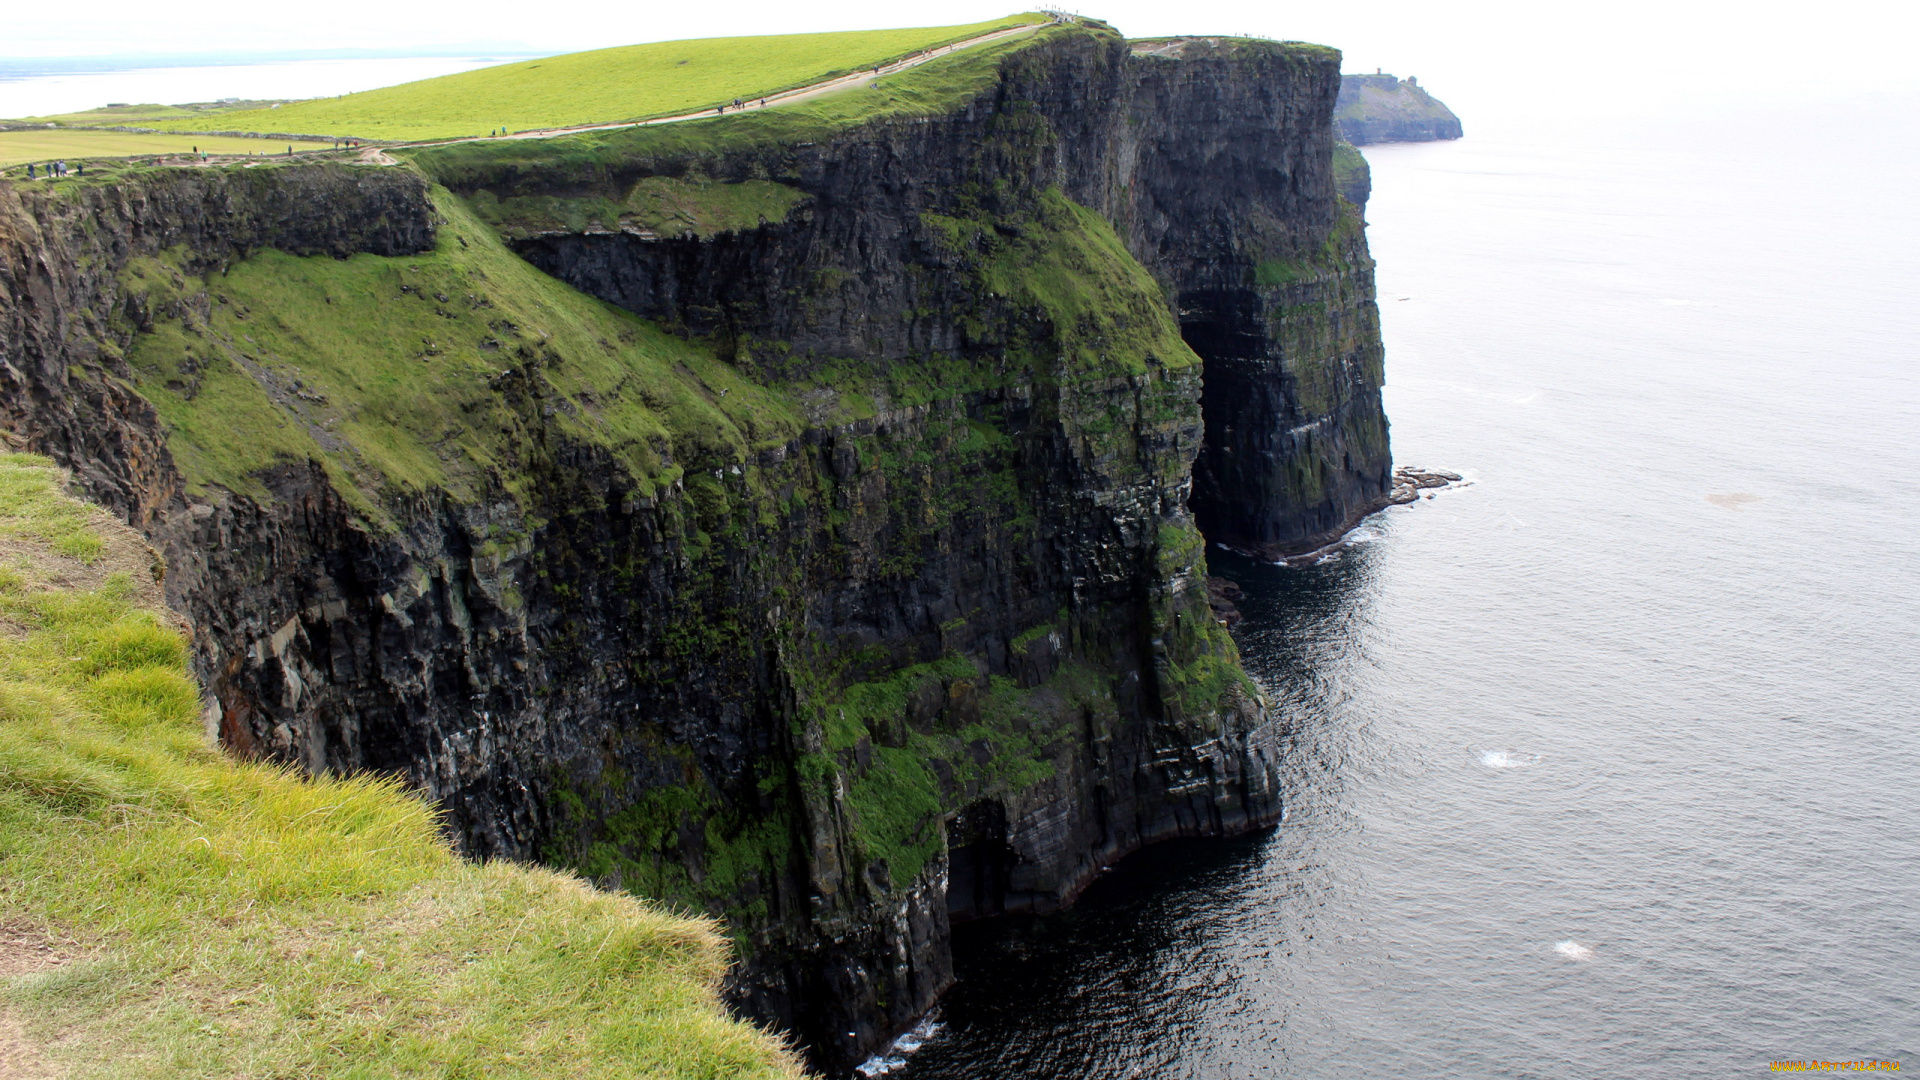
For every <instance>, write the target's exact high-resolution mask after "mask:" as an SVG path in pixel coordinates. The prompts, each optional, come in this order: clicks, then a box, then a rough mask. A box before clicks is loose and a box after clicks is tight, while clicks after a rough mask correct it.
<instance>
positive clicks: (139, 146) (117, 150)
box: [0, 128, 333, 166]
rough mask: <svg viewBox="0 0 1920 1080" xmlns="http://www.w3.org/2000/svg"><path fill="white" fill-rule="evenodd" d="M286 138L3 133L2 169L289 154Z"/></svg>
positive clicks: (298, 145)
mask: <svg viewBox="0 0 1920 1080" xmlns="http://www.w3.org/2000/svg"><path fill="white" fill-rule="evenodd" d="M288 145H289V144H288V142H287V140H285V139H279V140H275V139H228V138H221V137H219V136H214V135H139V134H134V133H132V132H125V131H71V130H62V129H59V128H44V129H42V130H39V131H0V166H8V165H24V164H26V163H28V162H46V161H53V160H56V159H57V160H62V161H69V162H72V161H85V160H91V159H93V158H119V157H140V156H143V155H147V154H153V155H161V154H190V153H192V152H193V150H194V148H195V147H198V148H200V149H201V150H202V151H204V152H206V153H209V154H267V155H273V154H285V153H286V152H287V146H288ZM291 145H292V146H293V148H294V149H295V150H320V149H325V148H327V147H329V146H332V145H333V144H332V143H315V142H295V143H292V144H291Z"/></svg>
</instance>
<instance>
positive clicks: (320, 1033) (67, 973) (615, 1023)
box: [0, 454, 800, 1080]
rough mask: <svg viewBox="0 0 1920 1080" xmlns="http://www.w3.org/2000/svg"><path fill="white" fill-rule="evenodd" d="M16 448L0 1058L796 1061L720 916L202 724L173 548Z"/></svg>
mask: <svg viewBox="0 0 1920 1080" xmlns="http://www.w3.org/2000/svg"><path fill="white" fill-rule="evenodd" d="M63 482H64V478H63V476H62V474H61V473H60V471H59V470H57V469H55V468H54V467H53V466H52V464H51V463H50V462H48V461H46V460H45V459H42V458H35V457H30V456H25V455H17V454H0V912H4V914H0V1074H4V1075H6V1076H31V1077H38V1076H48V1077H52V1076H64V1077H71V1078H74V1080H79V1078H88V1077H113V1078H120V1077H129V1078H130V1077H153V1078H160V1077H166V1078H199V1077H205V1078H214V1077H219V1078H228V1077H237V1076H245V1077H294V1076H304V1077H314V1076H327V1077H340V1078H369V1080H371V1078H374V1077H381V1078H386V1077H420V1078H427V1077H434V1078H445V1077H479V1076H487V1077H556V1076H566V1077H606V1078H609V1080H611V1078H616V1077H617V1078H622V1080H625V1078H629V1077H651V1078H668V1077H714V1078H718V1077H738V1078H760V1077H764V1078H774V1077H782V1078H788V1080H798V1077H799V1075H800V1073H799V1069H798V1067H797V1066H796V1064H795V1063H794V1060H793V1058H792V1056H791V1055H790V1054H789V1053H787V1052H786V1051H785V1050H784V1049H783V1048H782V1047H781V1046H780V1044H779V1043H778V1042H777V1041H776V1040H775V1039H774V1038H772V1037H771V1036H769V1035H767V1034H765V1033H763V1032H761V1031H758V1030H756V1029H754V1028H752V1027H749V1026H747V1025H744V1024H740V1023H737V1022H735V1021H732V1020H730V1019H728V1018H727V1016H726V1015H725V1013H724V1012H723V1010H722V1008H721V1005H720V1003H719V1000H718V997H717V993H716V989H717V985H718V981H719V979H720V976H721V974H722V972H723V970H724V967H725V964H726V962H727V952H726V946H725V944H724V943H723V941H722V939H721V938H720V937H718V936H717V935H716V934H715V933H714V928H713V927H712V926H711V925H710V924H708V923H706V922H703V921H698V920H691V919H686V918H682V917H679V916H674V915H669V914H666V913H663V912H661V911H659V910H658V909H656V908H653V907H651V906H649V905H647V904H645V903H643V902H641V901H638V900H635V899H633V898H632V897H629V896H624V895H614V894H608V893H602V892H598V891H596V890H594V889H593V888H591V887H589V886H588V885H586V884H585V883H583V882H581V881H580V880H578V879H577V878H572V877H569V876H566V875H563V874H558V873H554V872H551V871H547V870H541V869H535V868H531V867H526V866H520V865H515V864H512V863H506V862H494V863H489V864H486V865H478V864H474V863H469V862H466V861H463V860H461V859H459V858H458V857H456V856H455V854H454V853H453V852H452V851H451V850H450V849H449V847H448V846H447V843H446V841H445V840H444V839H443V838H442V837H441V836H440V834H439V831H438V829H437V828H436V825H435V818H434V813H433V810H432V809H431V808H430V807H429V806H427V805H426V804H425V803H423V802H422V801H420V800H419V799H417V798H415V797H413V796H411V795H409V794H407V793H406V792H405V791H404V790H402V789H401V788H400V787H399V786H398V785H396V784H394V783H393V782H391V781H388V780H382V779H376V778H368V777H361V778H355V779H337V778H328V777H320V778H307V777H304V776H300V775H297V774H295V773H293V772H291V771H289V770H286V769H283V768H279V767H275V766H270V765H263V764H247V763H241V762H236V761H234V760H232V759H230V758H228V757H226V756H225V755H224V754H222V753H220V752H219V751H218V750H217V749H215V748H214V747H212V746H211V745H209V743H208V741H207V737H206V735H205V734H204V733H203V731H202V724H201V716H200V714H201V691H200V688H199V687H198V686H197V685H195V683H194V680H193V678H192V676H191V674H190V673H189V670H188V667H187V660H186V657H187V650H186V643H185V641H184V640H183V639H182V637H181V635H180V633H179V631H178V630H177V629H176V627H175V626H174V625H173V623H172V620H171V618H170V617H169V616H168V615H167V614H166V613H165V612H164V610H163V609H162V608H160V606H159V589H158V585H157V580H156V579H157V577H158V573H157V570H158V562H157V560H156V558H155V557H154V556H153V555H152V554H151V552H150V551H149V550H148V549H147V548H146V546H145V545H144V544H142V543H141V542H140V540H139V538H138V536H136V535H135V534H133V532H132V531H131V530H130V529H127V528H126V527H125V526H123V525H121V524H119V523H118V522H117V521H115V520H113V519H112V518H110V517H109V516H108V515H106V514H105V513H104V512H102V511H100V510H98V509H96V508H93V507H90V506H87V505H86V504H83V503H81V502H79V501H78V500H75V499H73V498H71V497H69V496H67V495H64V494H63V493H62V491H61V488H62V485H63Z"/></svg>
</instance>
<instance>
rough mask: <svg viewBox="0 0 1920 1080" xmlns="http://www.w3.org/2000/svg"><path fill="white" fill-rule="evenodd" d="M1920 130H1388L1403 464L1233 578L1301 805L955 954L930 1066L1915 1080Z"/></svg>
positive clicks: (1032, 1078) (946, 1079)
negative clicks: (1377, 492) (1431, 140)
mask: <svg viewBox="0 0 1920 1080" xmlns="http://www.w3.org/2000/svg"><path fill="white" fill-rule="evenodd" d="M1916 116H1920V110H1915V109H1913V108H1911V103H1905V102H1899V101H1894V100H1886V99H1883V100H1880V101H1874V102H1861V103H1854V104H1852V105H1849V106H1847V107H1846V108H1835V109H1831V110H1820V109H1808V110H1806V111H1805V112H1804V113H1803V114H1799V115H1790V114H1785V113H1782V112H1777V111H1776V112H1756V113H1753V114H1750V115H1745V116H1742V115H1739V114H1728V115H1724V116H1718V117H1700V118H1696V119H1695V120H1693V121H1691V122H1686V123H1682V122H1679V121H1675V120H1670V119H1669V120H1663V121H1659V122H1644V123H1641V124H1638V125H1626V124H1620V125H1612V126H1609V125H1605V124H1599V123H1595V124H1592V125H1589V126H1588V127H1586V128H1585V129H1581V130H1575V129H1572V128H1569V127H1567V126H1561V127H1559V128H1557V129H1555V130H1550V131H1549V130H1540V129H1532V130H1530V129H1529V128H1527V127H1526V126H1524V125H1520V124H1515V125H1513V126H1511V127H1509V128H1508V129H1506V130H1501V129H1500V128H1499V126H1498V125H1497V124H1495V123H1490V122H1485V121H1482V122H1480V123H1476V122H1475V119H1474V118H1472V117H1469V118H1468V125H1467V126H1468V135H1469V137H1468V138H1466V139H1464V140H1461V141H1459V142H1456V143H1441V144H1428V145H1407V146H1388V147H1374V148H1368V150H1367V157H1368V158H1369V160H1370V161H1371V163H1372V165H1373V169H1374V177H1375V198H1374V201H1373V203H1372V205H1371V207H1370V208H1369V212H1368V217H1369V220H1370V222H1371V235H1372V243H1373V251H1374V253H1375V256H1376V257H1377V258H1378V260H1379V264H1380V267H1379V282H1380V293H1381V308H1382V316H1383V320H1384V324H1385V332H1386V340H1387V352H1388V359H1387V370H1388V376H1389V379H1390V387H1389V390H1388V396H1387V406H1388V411H1389V414H1390V416H1391V418H1392V422H1393V440H1394V448H1395V457H1396V460H1397V461H1398V462H1400V463H1404V464H1414V465H1421V466H1426V467H1436V468H1445V469H1451V470H1454V471H1457V472H1460V473H1463V474H1465V475H1466V476H1467V477H1468V478H1469V480H1470V481H1471V483H1470V484H1468V485H1466V486H1462V487H1457V488H1453V489H1449V490H1447V491H1443V492H1440V493H1438V495H1437V496H1436V497H1435V498H1433V499H1431V500H1422V501H1421V502H1420V503H1418V504H1416V505H1414V506H1409V507H1404V508H1396V509H1394V510H1391V511H1388V512H1387V513H1385V514H1383V515H1380V516H1378V517H1376V518H1375V519H1373V520H1372V521H1370V522H1369V523H1368V525H1367V526H1366V527H1365V529H1364V531H1363V533H1362V538H1363V539H1364V541H1365V542H1363V543H1359V544H1357V545H1355V546H1354V547H1353V548H1351V549H1350V550H1349V551H1347V552H1346V553H1344V554H1343V555H1341V556H1338V557H1337V558H1335V559H1332V560H1329V561H1327V562H1325V563H1322V564H1320V565H1318V566H1314V567H1310V568H1304V569H1285V568H1280V567H1274V566H1268V565H1264V564H1259V563H1255V562H1252V561H1249V560H1246V559H1240V558H1236V557H1232V556H1228V555H1225V554H1219V553H1216V554H1214V555H1213V556H1212V559H1213V564H1214V568H1215V571H1216V572H1221V573H1226V574H1228V575H1230V576H1232V577H1234V578H1235V579H1237V580H1238V581H1240V582H1241V583H1242V585H1243V586H1244V588H1245V590H1246V594H1247V599H1246V601H1245V602H1244V603H1243V604H1242V605H1241V606H1242V610H1243V612H1244V613H1245V614H1246V616H1247V620H1246V622H1245V623H1244V624H1243V626H1242V627H1241V629H1240V630H1239V632H1238V636H1239V640H1240V643H1241V648H1242V650H1243V652H1244V654H1245V656H1246V659H1247V663H1248V666H1249V667H1250V669H1251V670H1252V671H1253V672H1254V673H1255V674H1256V675H1257V677H1258V678H1259V679H1260V680H1261V682H1262V683H1263V684H1265V685H1266V686H1267V687H1268V688H1269V690H1270V691H1271V692H1272V694H1273V696H1274V698H1275V700H1276V701H1277V703H1278V705H1279V708H1280V709H1281V710H1282V712H1283V713H1284V715H1285V716H1286V717H1287V720H1288V723H1289V724H1290V725H1291V731H1292V734H1291V737H1290V741H1289V749H1288V759H1287V764H1286V772H1287V781H1288V785H1289V791H1290V793H1291V800H1290V804H1289V810H1288V813H1287V817H1286V820H1285V821H1284V823H1283V824H1282V825H1280V826H1279V827H1278V828H1277V829H1276V830H1274V831H1272V832H1271V833H1267V834H1263V835H1259V836H1253V837H1246V838H1241V839H1238V840H1234V841H1226V842H1209V843H1179V844H1175V845H1170V846H1163V847H1162V848H1159V849H1154V850H1151V851H1149V852H1146V853H1143V854H1142V855H1141V856H1137V857H1136V858H1134V859H1132V860H1129V861H1128V862H1127V863H1125V864H1123V865H1122V867H1120V868H1119V869H1118V870H1116V871H1115V872H1114V873H1112V874H1111V875H1109V876H1108V877H1107V878H1105V879H1103V880H1102V881H1101V882H1099V883H1097V884H1096V885H1095V887H1094V888H1093V889H1092V890H1090V891H1089V893H1088V894H1087V896H1086V897H1085V899H1084V900H1083V901H1082V903H1081V904H1080V905H1079V906H1078V907H1077V908H1076V909H1074V910H1073V911H1070V912H1067V913H1063V914H1059V915H1054V916H1049V917H1045V918H1038V919H1022V920H1008V921H1002V922H997V923H985V924H973V925H969V926H965V927H962V928H961V930H962V933H961V934H960V937H959V941H958V956H957V960H958V965H959V971H960V981H959V984H958V985H957V986H956V987H955V989H954V990H953V992H952V993H951V995H950V996H949V997H948V999H947V1001H946V1002H945V1004H944V1005H943V1007H942V1010H941V1012H940V1013H939V1014H938V1015H937V1016H936V1017H935V1020H936V1022H937V1024H938V1025H939V1026H938V1030H936V1031H933V1032H932V1034H931V1037H927V1035H928V1032H927V1031H922V1032H921V1036H922V1038H921V1040H920V1041H921V1042H923V1043H924V1045H922V1046H921V1047H920V1049H918V1050H917V1052H915V1053H913V1054H911V1055H908V1056H905V1057H904V1059H903V1060H904V1064H903V1065H902V1066H901V1067H900V1068H899V1069H897V1070H896V1071H895V1072H894V1073H893V1074H892V1075H893V1076H895V1077H897V1078H902V1080H936V1078H937V1080H963V1078H964V1080H995V1078H1003V1077H1005V1078H1021V1080H1043V1078H1047V1080H1051V1078H1061V1080H1065V1078H1069V1077H1071V1078H1076V1080H1084V1078H1108V1077H1112V1078H1119V1077H1153V1078H1160V1077H1166V1078H1196V1080H1198V1078H1207V1080H1235V1078H1257V1077H1276V1078H1277V1077H1287V1078H1310V1077H1356V1076H1365V1077H1408V1078H1414V1077H1420V1078H1430V1077H1540V1078H1553V1080H1565V1078H1569V1077H1574V1078H1583V1077H1623V1076H1632V1077H1739V1076H1758V1075H1760V1074H1763V1073H1766V1072H1767V1071H1768V1062H1770V1061H1775V1060H1806V1059H1825V1060H1859V1059H1883V1060H1884V1059H1893V1060H1902V1059H1904V1064H1905V1065H1906V1066H1907V1067H1909V1068H1915V1067H1920V705H1917V704H1916V695H1920V453H1916V452H1917V451H1920V221H1917V220H1916V212H1915V209H1914V200H1913V179H1912V178H1913V177H1914V176H1916V175H1920V151H1917V150H1916V145H1917V144H1920V140H1914V139H1913V138H1911V136H1912V135H1913V134H1920V131H1916V127H1920V125H1917V124H1916V122H1915V117H1916Z"/></svg>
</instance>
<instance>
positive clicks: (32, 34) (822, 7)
mask: <svg viewBox="0 0 1920 1080" xmlns="http://www.w3.org/2000/svg"><path fill="white" fill-rule="evenodd" d="M9 6H10V8H11V10H9V11H8V13H7V15H6V18H5V20H4V22H5V26H4V28H3V29H0V57H25V56H58V55H68V56H73V55H102V54H125V53H151V52H187V51H191V52H207V51H232V52H241V51H246V50H270V51H274V52H284V51H288V50H300V49H331V48H383V49H384V48H407V49H413V48H419V49H444V48H446V47H449V46H461V45H467V44H481V45H483V46H484V47H485V48H486V49H488V50H496V51H497V50H504V49H506V48H508V47H511V46H519V47H523V48H526V49H529V50H536V51H570V50H574V49H588V48H599V47H604V46H609V45H624V44H631V43H634V42H640V41H661V40H669V39H673V38H686V37H711V36H722V35H733V34H742V33H793V32H802V31H809V30H839V29H868V28H879V27H891V26H902V25H905V26H918V25H941V24H948V23H962V22H972V21H977V20H982V19H988V18H994V17H997V16H1000V15H1004V14H1007V13H1008V12H1009V11H1010V10H1014V9H1013V8H1012V6H1011V5H1010V4H1008V3H1006V2H1005V0H998V2H996V0H936V2H933V3H917V4H911V5H902V4H893V3H880V2H878V0H830V2H825V3H819V2H816V3H804V2H803V3H794V2H791V0H785V2H766V0H727V2H723V3H685V2H679V3H672V4H659V3H645V2H643V3H639V4H635V3H631V2H617V3H614V2H600V0H576V2H559V3H547V4H528V3H526V0H459V2H457V3H455V2H448V0H400V2H396V0H325V2H305V3H282V4H262V3H260V2H259V0H185V2H182V3H172V4H154V3H151V2H150V0H138V2H136V0H91V2H89V3H87V4H86V5H84V6H83V7H72V6H69V5H64V4H49V3H40V4H33V5H28V4H25V3H16V4H12V5H9ZM1080 10H1081V11H1082V12H1083V13H1084V14H1087V15H1091V16H1095V17H1098V18H1103V19H1106V20H1107V21H1109V22H1112V23H1113V24H1115V25H1116V26H1118V27H1119V28H1120V30H1121V31H1122V32H1124V33H1127V34H1129V35H1132V36H1152V35H1162V34H1177V33H1224V34H1235V33H1248V34H1256V35H1259V36H1263V37H1276V38H1291V39H1298V40H1306V41H1316V42H1320V43H1323V44H1328V45H1333V46H1336V47H1338V48H1340V49H1342V50H1344V51H1345V53H1346V56H1347V61H1346V69H1347V70H1349V71H1372V70H1374V69H1375V68H1384V69H1386V70H1388V71H1391V72H1394V73H1396V74H1399V75H1403V76H1404V75H1409V74H1411V75H1417V76H1419V77H1420V78H1421V81H1422V82H1423V83H1424V84H1426V85H1428V86H1429V87H1431V88H1432V89H1433V90H1434V91H1435V92H1436V93H1438V94H1440V95H1441V96H1442V97H1443V98H1446V99H1447V100H1448V101H1449V102H1450V103H1453V104H1455V106H1456V108H1459V109H1461V110H1462V111H1463V112H1470V111H1471V112H1478V111H1484V109H1485V107H1486V106H1489V105H1491V104H1493V103H1494V102H1495V101H1498V102H1500V103H1501V104H1502V106H1503V110H1504V111H1512V110H1514V109H1519V110H1521V111H1525V110H1527V109H1536V110H1540V111H1550V110H1553V109H1558V108H1578V109H1584V110H1588V111H1594V110H1599V111H1639V110H1644V109H1647V108H1650V107H1658V106H1660V105H1661V104H1662V103H1671V102H1673V101H1675V100H1683V99H1684V100H1687V101H1689V102H1695V103H1700V102H1706V103H1717V102H1738V101H1741V100H1748V101H1751V100H1753V99H1791V98H1798V99H1803V100H1808V99H1814V98H1831V97H1833V96H1837V95H1841V94H1851V93H1858V92H1861V91H1882V92H1887V91H1891V92H1896V93H1903V94H1904V93H1912V92H1916V91H1920V64H1916V63H1915V60H1914V57H1913V50H1914V48H1915V45H1916V42H1920V3H1915V2H1914V0H1898V2H1891V0H1889V2H1871V0H1822V2H1819V3H1811V4H1810V3H1793V4H1789V3H1781V2H1777V0H1741V2H1735V0H1715V2H1703V0H1607V2H1604V3H1594V2H1566V0H1563V2H1559V3H1553V2H1541V0H1455V2H1451V3H1443V2H1437V0H1417V2H1416V0H1367V2H1364V3H1351V2H1341V0H1311V2H1306V0H1278V2H1274V0H1264V2H1241V0H1173V2H1166V0H1160V2H1152V3H1149V2H1146V0H1113V2H1105V3H1100V4H1099V5H1098V6H1089V7H1086V8H1083V9H1080Z"/></svg>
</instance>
